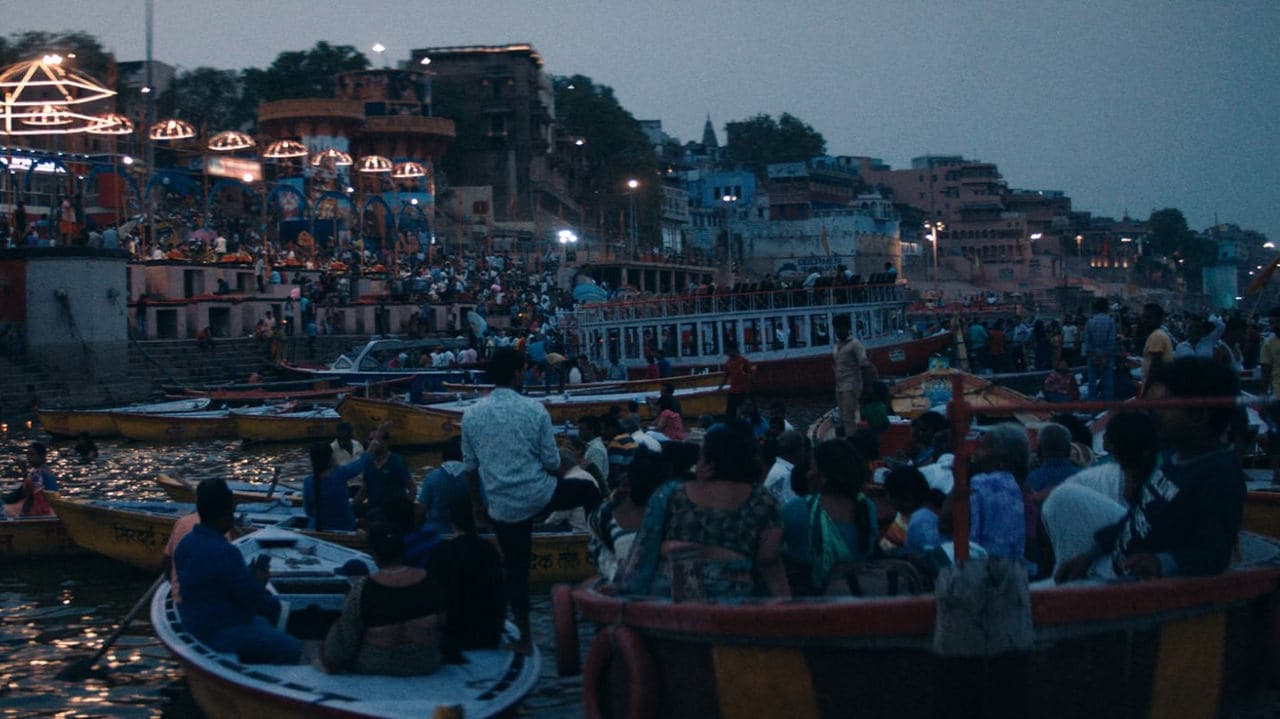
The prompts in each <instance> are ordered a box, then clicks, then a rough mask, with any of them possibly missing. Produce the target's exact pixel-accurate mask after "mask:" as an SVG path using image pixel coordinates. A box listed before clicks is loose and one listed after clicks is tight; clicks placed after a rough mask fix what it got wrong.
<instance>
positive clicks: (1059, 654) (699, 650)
mask: <svg viewBox="0 0 1280 719" xmlns="http://www.w3.org/2000/svg"><path fill="white" fill-rule="evenodd" d="M1241 551H1242V554H1243V556H1244V557H1245V559H1246V561H1247V563H1244V564H1241V565H1239V566H1237V567H1235V568H1232V569H1230V570H1228V572H1227V573H1225V574H1223V575H1221V576H1216V577H1196V578H1171V579H1157V580H1149V581H1137V582H1120V583H1111V584H1104V583H1073V584H1068V585H1060V586H1053V587H1049V588H1038V587H1037V588H1033V589H1032V591H1031V612H1032V621H1033V624H1034V632H1035V643H1034V646H1033V648H1032V649H1031V650H1030V652H1028V653H1027V654H1025V655H1019V657H1018V659H1017V660H1016V663H1017V664H1018V665H1019V666H1020V667H1021V668H1022V669H1021V670H1019V671H1010V672H1007V673H1004V674H1001V675H1000V679H999V680H997V681H995V682H994V683H991V684H988V685H987V686H988V687H990V688H989V689H987V691H988V692H990V693H989V694H987V695H986V696H985V697H983V696H979V700H983V699H987V700H990V699H997V700H998V699H999V698H1003V699H1004V700H1005V701H1010V700H1011V701H1012V703H1013V705H1014V706H1013V708H1012V709H1011V710H1010V711H1009V712H1008V715H1010V716H1036V717H1049V718H1056V717H1064V718H1065V717H1080V716H1126V717H1139V716H1150V717H1162V716H1201V717H1209V716H1220V715H1225V714H1227V713H1229V712H1228V711H1227V708H1228V707H1230V706H1231V705H1232V702H1233V701H1236V700H1239V699H1241V698H1242V697H1244V696H1248V694H1249V693H1251V692H1252V691H1254V690H1255V689H1256V688H1257V687H1258V685H1259V684H1260V683H1261V682H1262V681H1264V680H1271V679H1272V678H1273V677H1274V667H1275V664H1274V662H1276V661H1277V660H1280V642H1278V641H1277V638H1276V637H1277V635H1276V629H1277V628H1278V626H1277V619H1276V614H1275V611H1274V607H1275V605H1276V601H1277V599H1278V598H1280V597H1278V594H1280V592H1278V591H1277V582H1278V581H1280V565H1277V563H1276V562H1277V557H1280V547H1278V546H1277V544H1276V543H1275V542H1273V541H1270V540H1268V539H1266V538H1263V537H1259V536H1257V535H1253V534H1242V535H1241ZM552 602H553V609H552V615H553V617H555V622H556V627H557V637H556V639H557V645H558V646H557V664H558V666H560V667H561V669H562V670H567V671H572V670H573V669H574V662H575V660H576V659H577V652H578V648H577V644H576V640H577V636H576V625H575V624H573V622H574V620H575V619H581V620H587V621H590V622H593V623H595V624H596V626H597V630H596V636H595V639H594V640H593V642H592V644H591V649H590V652H589V654H588V655H587V658H586V666H585V671H584V676H583V682H582V684H583V706H584V710H585V711H584V713H585V715H586V716H587V717H589V718H593V719H594V718H595V717H614V716H629V717H633V718H634V717H658V716H661V717H675V718H676V719H680V718H684V717H688V718H691V719H703V718H705V717H710V716H716V717H721V718H723V719H736V718H737V717H752V718H754V717H761V716H786V717H791V718H793V719H808V718H810V717H845V716H849V715H850V711H851V709H852V708H855V707H856V709H857V714H858V715H859V716H863V715H865V716H893V717H901V718H903V719H911V718H912V717H935V716H949V715H951V714H952V713H953V712H957V711H958V710H957V709H956V706H957V696H956V695H955V693H954V690H955V689H956V685H957V683H959V684H960V685H961V686H960V687H959V690H960V691H973V692H975V693H980V692H982V689H981V686H982V683H983V682H982V681H981V677H982V672H983V666H982V661H981V660H977V659H974V660H970V659H957V658H951V657H948V658H943V657H939V656H938V655H936V654H934V653H933V651H932V637H933V633H934V622H935V617H936V615H937V612H938V607H937V602H936V601H935V599H934V597H933V596H932V595H916V596H905V597H885V598H869V599H862V598H830V599H813V600H793V601H791V602H786V603H781V604H779V603H771V602H748V603H745V604H738V605H730V604H711V603H697V602H685V603H673V602H671V601H666V600H640V599H629V598H623V597H616V596H608V595H605V594H601V593H599V592H597V591H595V590H594V589H593V588H591V587H589V586H586V585H584V586H580V587H577V588H574V589H570V588H569V587H557V588H556V589H555V590H554V592H553V594H552ZM1081 667H1089V669H1090V670H1089V671H1080V668H1081ZM957 677H959V679H958V680H957ZM966 682H967V683H966ZM944 687H946V688H944ZM997 693H998V694H999V697H998V698H997V697H996V694H997ZM960 713H963V712H959V713H957V714H956V715H960ZM966 715H967V714H966Z"/></svg>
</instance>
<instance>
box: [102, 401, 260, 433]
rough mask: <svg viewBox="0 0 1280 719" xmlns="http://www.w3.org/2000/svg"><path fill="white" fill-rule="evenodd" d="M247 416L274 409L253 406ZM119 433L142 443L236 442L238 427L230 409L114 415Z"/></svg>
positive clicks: (247, 410) (120, 413) (113, 418)
mask: <svg viewBox="0 0 1280 719" xmlns="http://www.w3.org/2000/svg"><path fill="white" fill-rule="evenodd" d="M241 411H242V412H245V413H258V414H270V413H273V412H277V411H278V410H277V409H276V408H274V407H269V406H264V407H250V408H246V409H243V410H241ZM110 416H111V421H112V422H113V423H115V426H116V433H117V434H119V435H120V436H122V437H125V438H126V439H132V440H138V441H142V442H192V441H199V440H207V439H234V438H235V436H236V424H235V420H234V419H233V417H232V415H231V411H230V410H226V409H218V410H205V411H202V412H180V413H175V414H143V413H138V412H112V413H111V414H110Z"/></svg>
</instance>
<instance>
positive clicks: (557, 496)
mask: <svg viewBox="0 0 1280 719" xmlns="http://www.w3.org/2000/svg"><path fill="white" fill-rule="evenodd" d="M524 369H525V356H524V353H523V352H520V351H518V350H515V349H512V348H510V347H503V348H501V349H499V350H497V351H496V352H494V353H493V357H492V358H491V359H490V360H489V367H488V375H489V380H490V381H491V382H493V383H494V389H493V391H492V392H490V393H489V396H488V397H485V398H484V399H482V400H480V401H479V402H478V403H476V404H475V405H474V406H472V407H469V408H468V409H467V411H466V412H464V413H463V415H462V462H463V464H464V465H465V467H466V470H467V480H468V483H469V484H470V486H471V487H472V488H473V489H472V496H473V497H478V496H479V491H478V490H479V487H480V486H481V485H483V487H484V496H485V499H486V500H487V503H488V511H489V517H490V519H492V520H493V530H494V534H495V535H497V538H498V546H499V548H500V549H501V550H502V568H503V574H504V580H505V586H506V592H507V601H508V603H509V604H510V605H511V613H512V615H514V617H515V621H516V626H517V627H518V628H519V629H520V640H519V642H518V644H517V645H516V646H515V647H513V648H514V649H515V650H516V651H521V652H523V653H528V652H529V651H531V648H532V643H531V641H530V636H529V562H530V556H531V545H532V536H531V535H532V532H533V522H534V518H535V517H537V516H538V515H541V514H543V513H544V512H550V511H554V510H557V509H573V508H574V507H582V508H583V509H584V510H585V511H586V513H587V514H588V515H590V514H591V512H593V511H594V510H595V508H596V507H597V506H599V504H600V490H599V488H598V487H597V486H596V483H595V482H594V481H591V480H584V479H561V478H558V477H557V476H556V474H555V473H556V472H558V471H559V469H560V453H559V450H558V449H557V448H556V441H555V435H554V433H553V431H552V428H551V415H549V414H547V409H546V407H543V406H542V403H541V402H538V401H537V400H533V399H530V398H528V397H524V396H522V395H521V394H520V387H521V384H522V382H523V379H524Z"/></svg>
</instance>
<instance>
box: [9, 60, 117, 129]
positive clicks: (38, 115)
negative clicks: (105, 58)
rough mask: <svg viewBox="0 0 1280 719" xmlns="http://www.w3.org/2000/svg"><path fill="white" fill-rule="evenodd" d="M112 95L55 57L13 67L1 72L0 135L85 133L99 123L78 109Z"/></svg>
mask: <svg viewBox="0 0 1280 719" xmlns="http://www.w3.org/2000/svg"><path fill="white" fill-rule="evenodd" d="M115 94H116V93H115V91H114V90H109V89H107V88H106V87H104V86H103V85H102V84H100V83H99V82H98V81H96V80H94V79H93V78H91V77H89V76H88V75H86V74H84V73H82V72H79V71H77V70H73V69H71V68H70V67H67V66H66V65H64V63H63V59H62V56H60V55H57V54H48V55H45V56H43V57H41V58H40V59H38V60H29V61H26V62H20V63H15V64H13V65H10V66H8V67H6V68H4V70H2V71H0V135H69V134H75V133H80V132H88V131H89V130H90V129H91V128H93V127H95V126H96V125H97V124H98V119H97V118H96V117H95V116H93V115H89V114H85V113H82V112H79V111H78V110H77V109H76V108H77V106H79V105H83V104H85V103H91V102H94V101H97V100H103V99H106V98H109V97H111V96H113V95H115Z"/></svg>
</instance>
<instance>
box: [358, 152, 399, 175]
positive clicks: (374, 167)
mask: <svg viewBox="0 0 1280 719" xmlns="http://www.w3.org/2000/svg"><path fill="white" fill-rule="evenodd" d="M360 172H364V173H367V174H370V175H376V174H379V173H383V172H391V160H388V159H387V158H385V157H383V156H382V155H365V156H364V157H362V158H360Z"/></svg>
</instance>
